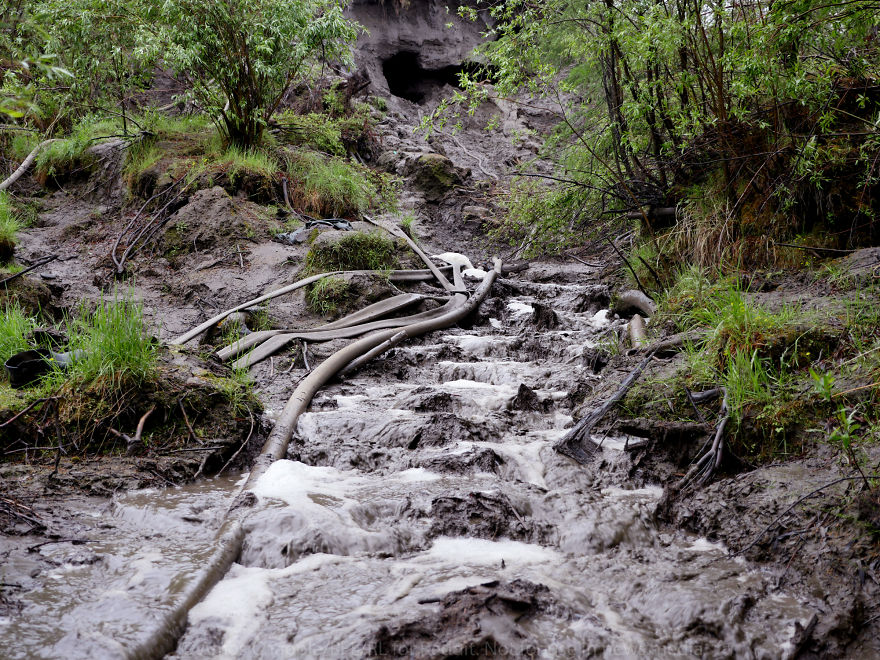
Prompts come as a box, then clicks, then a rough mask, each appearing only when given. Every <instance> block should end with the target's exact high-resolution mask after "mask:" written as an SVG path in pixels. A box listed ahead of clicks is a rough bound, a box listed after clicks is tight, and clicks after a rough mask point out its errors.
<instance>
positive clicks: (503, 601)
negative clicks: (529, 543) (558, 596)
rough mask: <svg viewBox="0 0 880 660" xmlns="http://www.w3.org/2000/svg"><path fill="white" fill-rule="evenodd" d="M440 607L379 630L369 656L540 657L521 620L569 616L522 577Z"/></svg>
mask: <svg viewBox="0 0 880 660" xmlns="http://www.w3.org/2000/svg"><path fill="white" fill-rule="evenodd" d="M430 602H432V601H426V602H425V603H424V604H425V605H428V604H429V603H430ZM439 603H440V610H439V611H433V612H427V613H425V614H424V615H422V616H421V617H420V618H419V619H416V620H413V621H410V622H408V623H404V624H402V625H398V626H395V627H394V628H391V627H389V626H382V627H381V628H379V630H378V631H376V633H375V636H374V638H373V640H374V642H373V647H372V649H371V652H370V656H369V657H376V658H394V657H419V658H465V657H475V658H492V657H537V656H538V649H539V645H538V644H537V642H536V640H533V639H531V638H530V637H529V636H528V633H527V632H526V629H525V628H523V627H522V625H521V623H522V621H523V620H524V619H528V618H530V617H533V616H537V615H550V616H562V617H563V618H566V617H568V616H569V613H568V612H567V610H566V608H564V607H561V606H559V605H558V604H557V603H556V601H555V599H554V598H553V597H552V596H551V594H550V590H549V589H548V588H547V587H546V586H545V585H543V584H534V583H532V582H529V581H527V580H521V579H516V580H512V581H511V582H499V581H492V582H487V583H485V584H482V585H478V586H473V587H468V588H467V589H463V590H461V591H453V592H451V593H448V594H446V595H445V596H443V598H442V599H440V600H439Z"/></svg>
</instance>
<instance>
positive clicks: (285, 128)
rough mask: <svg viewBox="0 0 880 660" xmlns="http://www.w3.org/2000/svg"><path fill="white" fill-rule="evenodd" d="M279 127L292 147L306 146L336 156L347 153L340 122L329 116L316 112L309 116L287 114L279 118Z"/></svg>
mask: <svg viewBox="0 0 880 660" xmlns="http://www.w3.org/2000/svg"><path fill="white" fill-rule="evenodd" d="M278 125H279V131H280V133H281V135H282V136H283V138H284V140H285V141H286V142H288V143H290V144H292V145H295V146H305V147H309V148H310V149H314V150H315V151H323V152H325V153H328V154H334V155H336V156H341V155H343V154H344V153H345V148H344V147H343V146H342V132H341V130H340V127H339V122H338V121H336V120H334V119H332V118H330V117H328V116H327V115H324V114H320V113H316V112H310V113H309V114H307V115H298V114H295V113H293V112H287V113H285V114H283V115H282V116H281V117H279V118H278Z"/></svg>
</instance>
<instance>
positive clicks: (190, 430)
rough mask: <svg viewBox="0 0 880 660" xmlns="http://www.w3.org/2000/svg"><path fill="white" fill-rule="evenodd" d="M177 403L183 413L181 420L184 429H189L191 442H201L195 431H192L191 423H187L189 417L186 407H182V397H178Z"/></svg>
mask: <svg viewBox="0 0 880 660" xmlns="http://www.w3.org/2000/svg"><path fill="white" fill-rule="evenodd" d="M177 404H178V405H179V406H180V412H181V413H183V422H184V424H186V430H187V431H189V437H190V438H192V440H193V442H198V443H199V444H202V442H201V441H200V440H199V439H198V437H196V432H195V431H193V427H192V424H190V423H189V417H188V416H187V414H186V409H185V408H184V407H183V398H181V399H179V400H178V402H177Z"/></svg>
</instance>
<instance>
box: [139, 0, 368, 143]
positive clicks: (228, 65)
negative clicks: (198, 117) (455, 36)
mask: <svg viewBox="0 0 880 660" xmlns="http://www.w3.org/2000/svg"><path fill="white" fill-rule="evenodd" d="M158 14H159V15H158V16H157V18H158V19H159V23H160V25H161V26H162V27H160V28H159V30H158V32H157V35H156V36H157V39H156V41H155V45H157V46H160V47H161V48H162V51H163V52H162V53H161V54H162V57H163V58H164V60H165V61H166V62H167V63H168V64H169V65H170V66H171V67H173V68H174V70H175V71H176V72H177V73H178V75H183V76H184V77H185V78H186V79H187V80H188V82H189V85H190V96H191V97H192V99H193V100H194V101H195V102H196V103H197V104H198V105H199V106H200V107H201V109H202V110H204V111H205V112H207V113H208V114H209V115H210V116H211V117H213V118H214V120H215V122H216V124H217V126H218V128H219V129H220V131H221V133H222V134H223V136H224V138H225V139H226V141H227V142H228V143H230V144H234V145H236V146H239V147H244V148H247V147H250V146H252V145H254V144H256V143H257V142H258V141H259V139H260V137H261V135H262V133H263V129H264V128H265V126H266V122H267V121H268V120H269V118H270V117H271V116H272V113H273V112H275V110H276V108H277V107H278V105H279V104H280V103H281V101H282V99H283V98H284V95H285V94H286V92H287V91H288V89H290V87H291V85H293V84H294V83H296V82H300V81H302V80H303V79H304V78H307V77H308V76H309V75H310V74H311V73H313V72H314V70H315V67H316V65H317V64H319V63H321V62H324V61H328V60H344V61H346V60H348V58H350V48H349V46H350V44H351V43H352V42H353V41H354V40H355V38H356V37H357V34H358V30H359V29H360V27H359V26H358V25H357V24H356V23H353V22H351V21H349V20H347V19H345V18H344V17H343V15H342V8H341V6H340V5H339V4H338V3H337V1H336V0H166V1H165V2H164V4H163V5H161V7H160V8H159V9H158Z"/></svg>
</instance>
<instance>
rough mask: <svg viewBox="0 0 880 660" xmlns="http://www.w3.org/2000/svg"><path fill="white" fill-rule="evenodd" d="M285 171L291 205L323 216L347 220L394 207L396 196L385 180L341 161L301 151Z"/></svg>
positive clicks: (290, 160) (388, 180)
mask: <svg viewBox="0 0 880 660" xmlns="http://www.w3.org/2000/svg"><path fill="white" fill-rule="evenodd" d="M287 171H288V174H289V176H290V179H291V184H292V190H291V198H292V199H291V203H292V204H294V206H297V207H299V208H302V209H304V210H307V211H309V212H312V213H317V214H319V215H323V216H325V217H327V216H334V217H350V216H353V215H358V214H361V213H364V212H365V211H367V210H368V209H370V208H378V209H389V208H393V206H394V204H395V196H396V193H395V191H394V187H393V184H392V182H391V180H390V179H389V178H387V177H385V176H382V175H379V174H376V173H374V172H372V171H370V170H369V169H368V168H366V167H363V166H362V165H358V164H356V163H350V162H348V161H345V160H343V159H342V158H338V157H327V156H326V155H324V154H320V153H317V152H301V153H297V154H295V155H293V156H291V157H290V158H289V160H288V166H287Z"/></svg>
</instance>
